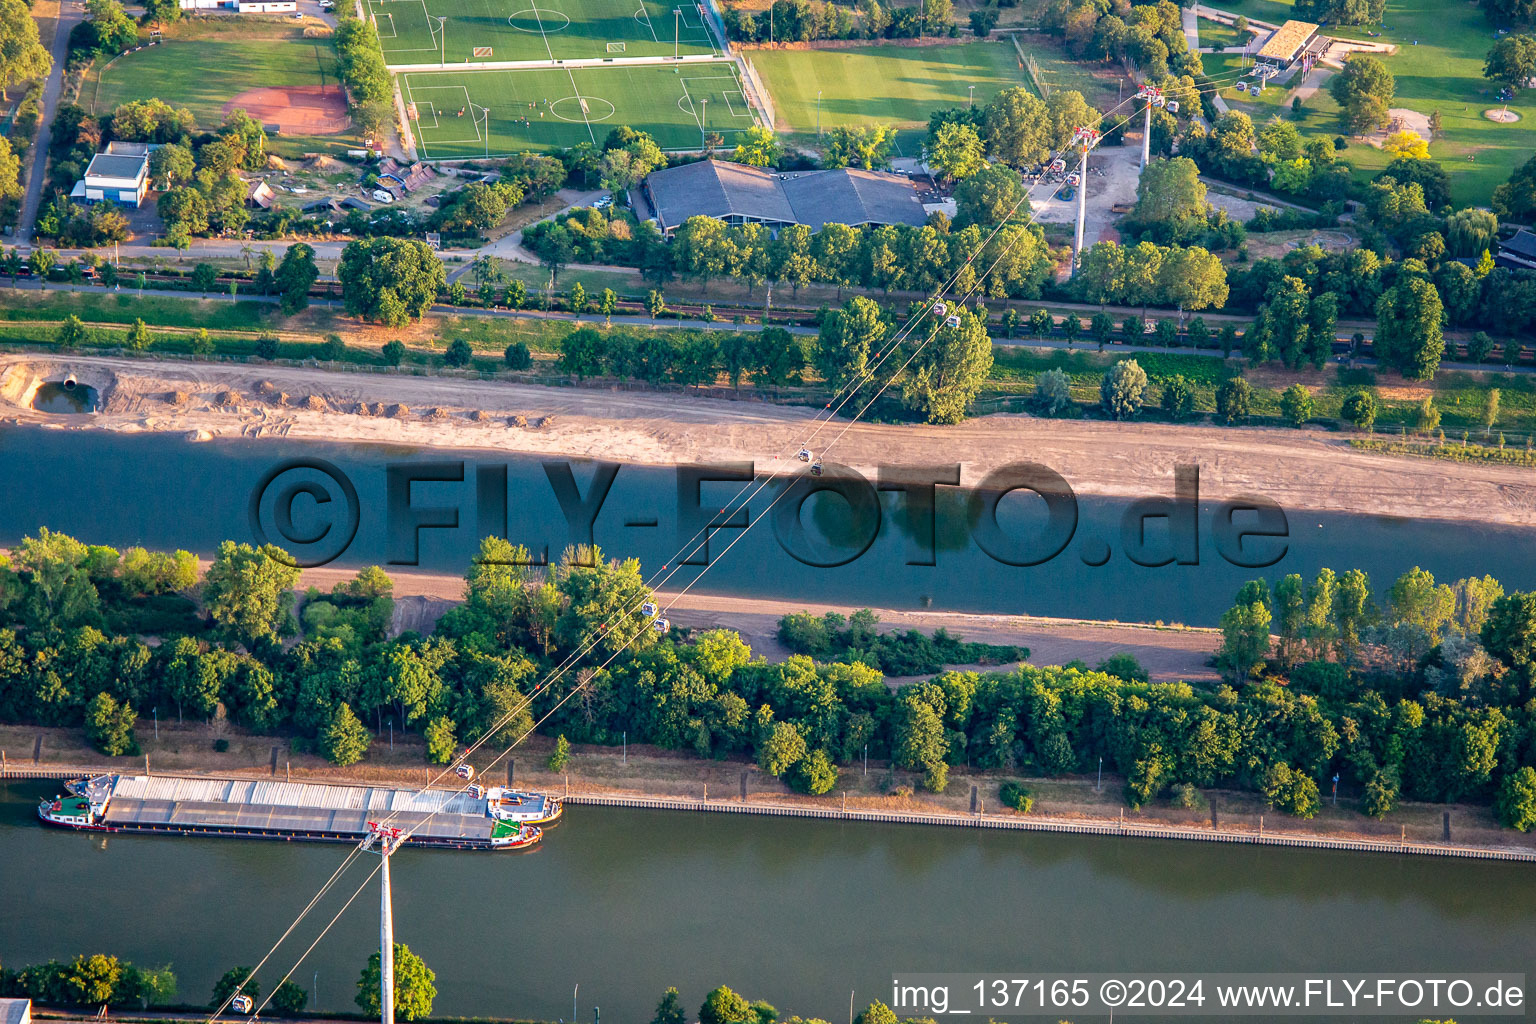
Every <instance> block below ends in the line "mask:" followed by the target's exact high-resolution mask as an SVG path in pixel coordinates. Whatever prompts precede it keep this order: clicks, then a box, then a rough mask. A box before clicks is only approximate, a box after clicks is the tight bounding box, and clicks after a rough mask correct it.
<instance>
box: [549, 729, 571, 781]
mask: <svg viewBox="0 0 1536 1024" xmlns="http://www.w3.org/2000/svg"><path fill="white" fill-rule="evenodd" d="M570 763H571V741H570V740H568V739H566V738H565V734H563V733H562V734H561V735H560V738H559V739H557V740H555V750H554V753H552V754H550V755H549V770H550V771H552V772H563V771H565V766H566V765H568V764H570Z"/></svg>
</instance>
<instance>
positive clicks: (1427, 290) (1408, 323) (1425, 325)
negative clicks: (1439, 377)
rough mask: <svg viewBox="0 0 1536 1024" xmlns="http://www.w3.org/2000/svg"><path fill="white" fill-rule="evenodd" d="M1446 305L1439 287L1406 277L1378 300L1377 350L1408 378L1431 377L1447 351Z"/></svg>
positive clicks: (1421, 378)
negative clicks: (1444, 326)
mask: <svg viewBox="0 0 1536 1024" xmlns="http://www.w3.org/2000/svg"><path fill="white" fill-rule="evenodd" d="M1444 312H1445V307H1444V305H1443V304H1442V303H1441V301H1440V294H1439V292H1437V291H1436V290H1435V286H1434V285H1433V284H1431V283H1430V282H1428V281H1425V280H1422V279H1420V278H1417V277H1405V278H1402V279H1401V280H1399V281H1398V283H1397V284H1396V285H1395V286H1393V287H1392V288H1389V289H1387V290H1386V291H1385V292H1383V293H1382V294H1381V297H1380V298H1379V299H1377V300H1376V325H1377V326H1376V344H1375V348H1376V353H1377V356H1378V358H1380V359H1381V360H1382V361H1383V362H1385V363H1387V364H1388V365H1389V366H1395V367H1397V368H1398V369H1399V370H1400V371H1402V374H1403V376H1404V377H1408V378H1410V379H1412V380H1429V379H1430V378H1432V377H1434V375H1435V371H1436V370H1437V369H1439V367H1440V357H1441V355H1442V354H1443V353H1444V351H1445V339H1444V335H1443V333H1442V327H1441V322H1442V317H1443V316H1444Z"/></svg>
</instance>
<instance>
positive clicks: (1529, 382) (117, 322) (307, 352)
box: [0, 290, 1536, 461]
mask: <svg viewBox="0 0 1536 1024" xmlns="http://www.w3.org/2000/svg"><path fill="white" fill-rule="evenodd" d="M70 315H75V316H78V317H80V318H81V319H82V320H83V321H85V322H86V323H87V324H88V325H89V331H88V333H89V338H88V340H87V342H86V347H87V348H88V349H96V350H112V351H116V350H119V349H121V348H122V346H123V344H124V339H125V335H126V330H125V329H126V328H127V327H128V326H129V325H131V324H132V323H133V322H134V320H135V319H139V318H142V319H143V320H144V321H145V322H146V323H148V324H150V325H151V328H152V330H151V334H152V336H153V339H154V342H153V345H152V346H151V348H152V351H154V352H157V353H171V354H177V355H190V354H191V352H192V335H193V332H194V331H196V330H197V329H198V328H206V329H207V330H208V331H209V332H210V334H211V335H212V340H213V342H214V354H215V355H217V356H221V357H227V358H239V359H249V358H255V357H256V346H257V342H258V341H259V339H261V338H262V337H263V336H272V337H276V338H277V339H278V341H279V351H278V354H279V358H283V359H322V358H325V356H324V355H323V353H322V351H321V346H322V345H323V344H324V343H325V341H326V338H327V336H328V335H330V334H333V333H334V334H338V335H340V336H341V337H342V339H343V340H344V341H345V343H346V348H345V350H344V351H343V353H342V355H341V357H340V359H338V360H336V361H338V362H349V363H355V364H360V365H374V366H382V365H383V363H384V359H383V356H382V354H381V349H382V347H383V345H384V344H385V343H386V342H388V341H391V340H396V339H398V340H399V341H401V342H402V343H403V344H404V345H405V347H406V353H405V358H404V361H403V367H404V369H405V370H406V371H407V372H411V371H419V370H421V369H425V368H435V367H437V366H440V365H442V362H443V355H444V353H445V352H446V350H447V348H448V346H449V344H451V343H452V342H453V341H454V340H455V339H458V338H462V339H464V340H465V341H466V342H468V343H469V346H470V348H471V349H472V350H473V352H474V353H475V359H474V363H473V365H472V367H471V369H474V370H477V371H480V372H484V373H491V372H499V371H502V370H504V369H505V367H504V364H503V360H502V354H503V352H504V351H505V350H506V348H507V346H508V345H511V344H513V343H514V342H522V343H523V344H525V345H527V346H528V349H529V351H530V352H532V353H533V355H534V371H535V372H536V373H537V372H539V371H541V370H542V371H544V372H546V373H552V372H555V368H554V358H555V356H556V355H557V353H558V352H559V346H560V340H561V339H562V338H564V337H565V336H566V335H567V334H569V333H570V332H571V331H573V330H576V329H577V327H578V326H596V327H597V329H598V330H603V329H604V328H603V327H602V325H591V324H585V325H582V324H577V323H576V322H574V321H571V320H562V319H545V318H538V317H490V316H474V315H463V314H451V313H430V314H428V315H427V317H426V318H425V319H423V320H422V321H421V322H420V323H417V324H412V325H410V326H408V327H404V328H401V329H399V330H395V329H391V328H384V327H377V326H364V325H360V324H358V323H357V322H356V321H355V320H351V319H348V318H345V317H343V316H342V315H341V314H340V312H339V311H338V310H336V309H334V308H332V307H315V308H311V309H309V310H306V311H305V312H303V313H300V314H299V315H297V316H293V317H284V316H282V314H281V313H280V311H279V310H278V309H277V307H276V306H275V305H273V304H271V303H265V302H225V301H203V300H198V299H194V298H185V299H183V298H175V297H170V296H146V297H144V298H142V299H140V298H137V297H135V296H134V295H133V294H131V293H128V292H121V293H113V294H103V293H99V292H64V291H47V292H36V291H14V290H10V291H6V292H4V295H3V304H0V345H14V346H19V347H26V348H42V349H46V348H47V347H49V346H51V345H52V344H53V343H54V339H55V337H56V336H57V333H58V324H59V322H60V321H62V320H63V319H64V318H65V317H67V316H70ZM625 326H626V325H625V323H624V320H623V319H622V318H619V319H617V320H616V321H615V324H614V327H615V328H620V329H622V328H624V327H625ZM631 329H632V328H631ZM1080 344H1081V345H1082V348H1079V349H1075V350H1062V349H1049V350H1047V349H1031V348H1027V347H1021V346H1019V345H1009V346H1006V347H997V348H995V349H994V350H993V368H992V373H991V376H990V377H989V379H988V381H987V383H986V385H985V386H984V387H983V389H982V392H981V394H980V395H979V396H978V400H977V411H978V412H982V413H986V412H999V411H1022V410H1023V408H1024V407H1025V404H1026V403H1027V400H1028V397H1029V396H1030V395H1031V394H1032V393H1033V391H1034V377H1035V375H1036V374H1038V373H1040V372H1042V371H1044V370H1048V369H1061V370H1064V371H1065V372H1066V373H1067V375H1068V376H1069V377H1070V378H1071V381H1072V398H1073V400H1074V401H1075V402H1077V403H1079V405H1078V407H1077V408H1075V409H1074V410H1073V411H1072V414H1073V415H1084V414H1085V413H1086V412H1088V411H1089V410H1088V408H1087V407H1090V406H1093V405H1095V404H1096V403H1097V402H1098V400H1099V383H1100V380H1101V378H1102V377H1103V374H1104V371H1105V370H1106V369H1108V367H1109V366H1110V365H1111V364H1113V363H1114V362H1116V361H1119V360H1122V359H1130V358H1134V359H1136V361H1137V362H1138V363H1139V364H1140V365H1141V367H1142V369H1144V370H1146V372H1147V376H1148V378H1149V382H1150V384H1151V387H1150V388H1149V390H1148V395H1147V403H1146V404H1147V409H1146V411H1145V412H1144V413H1143V415H1144V417H1146V418H1149V419H1156V418H1157V417H1158V416H1160V415H1161V414H1160V412H1159V411H1158V409H1157V406H1158V404H1159V403H1160V402H1161V399H1162V386H1163V383H1164V382H1166V381H1167V380H1168V379H1169V378H1171V377H1173V376H1175V375H1182V376H1183V377H1184V378H1185V379H1186V380H1188V381H1189V382H1190V383H1191V384H1192V385H1193V386H1194V389H1195V408H1196V410H1197V411H1198V412H1200V413H1205V414H1213V413H1214V412H1215V410H1216V389H1217V388H1218V387H1220V386H1221V383H1222V382H1223V381H1224V380H1226V379H1227V378H1228V377H1231V376H1234V375H1236V374H1238V373H1242V374H1243V375H1244V376H1245V377H1247V378H1248V380H1249V382H1250V383H1251V384H1252V385H1253V416H1254V417H1255V418H1257V419H1258V420H1260V421H1263V420H1265V419H1270V420H1276V421H1278V418H1279V416H1280V414H1281V409H1280V393H1281V392H1282V391H1284V390H1285V388H1286V387H1288V386H1289V385H1290V384H1292V383H1296V382H1300V383H1302V384H1303V385H1304V386H1306V387H1307V388H1308V390H1309V391H1310V392H1311V394H1312V398H1313V402H1314V405H1315V416H1314V422H1316V423H1327V422H1329V421H1337V420H1339V419H1340V415H1341V407H1342V405H1343V403H1344V399H1345V398H1346V397H1347V396H1348V395H1349V393H1350V392H1351V391H1354V390H1357V389H1359V388H1366V389H1368V390H1370V391H1371V392H1372V393H1373V394H1375V395H1376V397H1377V400H1378V401H1379V402H1380V404H1381V411H1380V413H1379V415H1378V416H1377V420H1376V429H1377V430H1378V431H1381V432H1389V433H1399V432H1401V431H1404V430H1409V431H1411V430H1413V429H1414V428H1415V426H1416V424H1417V421H1418V412H1419V405H1420V403H1421V402H1422V401H1423V400H1424V399H1425V398H1430V399H1431V400H1432V401H1433V402H1434V404H1435V407H1436V408H1437V409H1438V410H1439V411H1440V414H1441V422H1440V430H1442V431H1444V432H1445V434H1446V435H1447V436H1448V437H1450V438H1451V439H1453V440H1454V439H1456V438H1458V437H1459V436H1460V435H1461V434H1462V433H1463V432H1466V433H1468V435H1469V437H1470V438H1471V439H1473V440H1478V439H1483V440H1487V441H1489V442H1490V443H1493V442H1496V440H1497V437H1498V433H1499V432H1500V431H1502V432H1503V433H1504V434H1505V437H1506V441H1507V442H1510V443H1513V444H1514V446H1515V447H1518V448H1523V446H1524V444H1525V439H1526V438H1527V437H1530V436H1533V435H1536V376H1533V375H1532V374H1528V373H1493V372H1484V373H1466V372H1450V371H1442V372H1441V373H1440V374H1439V375H1438V376H1437V377H1436V378H1435V380H1433V381H1428V382H1415V381H1405V380H1402V379H1401V378H1399V377H1397V376H1396V375H1395V374H1392V375H1388V374H1380V375H1378V374H1376V373H1374V372H1372V371H1370V370H1353V371H1346V370H1339V369H1336V368H1333V367H1330V368H1328V369H1325V370H1312V369H1306V370H1299V371H1294V372H1293V371H1290V370H1285V369H1282V368H1278V367H1262V368H1258V369H1251V368H1245V367H1243V366H1242V364H1241V362H1240V361H1238V360H1230V361H1222V360H1220V359H1216V358H1213V357H1211V356H1204V355H1195V354H1193V353H1180V352H1175V351H1168V352H1140V353H1126V352H1115V351H1114V349H1113V347H1110V348H1109V350H1108V351H1103V352H1100V351H1095V350H1094V343H1093V342H1092V341H1083V342H1080ZM747 387H748V389H749V390H750V384H748V385H747ZM1494 388H1497V389H1498V390H1499V393H1500V403H1499V414H1498V417H1497V419H1496V421H1495V423H1494V425H1493V427H1492V429H1491V430H1490V431H1488V432H1486V433H1484V422H1483V421H1484V411H1485V410H1486V409H1487V406H1488V398H1489V392H1490V391H1491V390H1492V389H1494ZM1499 461H1510V460H1509V459H1507V458H1502V457H1501V458H1500V460H1499Z"/></svg>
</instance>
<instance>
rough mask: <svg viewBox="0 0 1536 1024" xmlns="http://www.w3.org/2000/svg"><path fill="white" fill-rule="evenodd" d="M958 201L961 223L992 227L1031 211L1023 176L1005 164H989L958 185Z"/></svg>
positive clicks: (956, 196)
mask: <svg viewBox="0 0 1536 1024" xmlns="http://www.w3.org/2000/svg"><path fill="white" fill-rule="evenodd" d="M955 204H956V207H957V214H958V220H959V222H960V223H961V224H980V225H982V226H984V227H989V228H990V227H995V226H996V225H998V224H1001V223H1003V222H1004V221H1006V220H1009V219H1010V218H1012V217H1014V216H1023V215H1027V214H1028V213H1029V200H1028V198H1027V197H1026V195H1025V192H1024V181H1023V179H1022V178H1020V177H1019V174H1018V172H1017V171H1015V170H1014V169H1013V168H1011V167H1008V166H1006V165H1004V164H987V165H986V166H985V167H983V168H982V169H981V170H979V171H977V172H976V173H975V174H972V175H971V176H970V177H969V178H966V179H965V180H964V181H962V182H961V183H960V184H959V185H957V186H955Z"/></svg>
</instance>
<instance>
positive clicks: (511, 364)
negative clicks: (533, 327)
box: [502, 341, 533, 370]
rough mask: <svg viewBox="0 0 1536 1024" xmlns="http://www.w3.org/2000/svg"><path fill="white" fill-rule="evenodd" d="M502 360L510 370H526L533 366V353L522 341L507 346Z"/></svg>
mask: <svg viewBox="0 0 1536 1024" xmlns="http://www.w3.org/2000/svg"><path fill="white" fill-rule="evenodd" d="M502 359H503V360H504V361H505V362H506V364H507V369H509V370H526V369H528V368H529V367H531V366H532V365H533V353H532V352H529V351H528V346H527V345H525V344H523V343H522V342H520V341H514V342H513V343H512V344H510V345H508V346H507V350H506V351H505V352H503V353H502Z"/></svg>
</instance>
